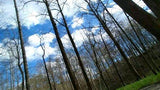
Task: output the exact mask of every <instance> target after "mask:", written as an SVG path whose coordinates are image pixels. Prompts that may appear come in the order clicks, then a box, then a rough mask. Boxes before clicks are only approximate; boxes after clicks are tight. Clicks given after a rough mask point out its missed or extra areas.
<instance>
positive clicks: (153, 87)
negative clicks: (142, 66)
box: [140, 83, 160, 90]
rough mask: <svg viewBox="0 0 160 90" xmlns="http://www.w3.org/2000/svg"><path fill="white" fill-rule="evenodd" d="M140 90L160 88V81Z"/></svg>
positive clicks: (159, 89)
mask: <svg viewBox="0 0 160 90" xmlns="http://www.w3.org/2000/svg"><path fill="white" fill-rule="evenodd" d="M140 90H160V83H156V84H152V85H149V86H146V87H144V88H142V89H140Z"/></svg>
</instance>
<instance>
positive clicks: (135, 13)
mask: <svg viewBox="0 0 160 90" xmlns="http://www.w3.org/2000/svg"><path fill="white" fill-rule="evenodd" d="M114 1H115V2H116V3H117V4H118V5H119V6H120V7H121V8H122V9H123V10H124V11H125V12H126V13H128V14H129V15H130V16H131V17H132V18H133V19H135V20H136V21H137V22H138V23H139V24H140V25H141V26H143V27H144V28H145V29H146V30H147V31H149V32H150V33H152V34H153V35H154V36H155V37H156V38H157V39H158V40H159V41H160V22H159V21H158V20H157V19H156V18H155V17H154V16H152V15H150V14H149V13H147V12H146V11H145V10H143V9H142V8H141V7H139V6H138V5H137V4H135V3H134V2H133V1H132V0H114Z"/></svg>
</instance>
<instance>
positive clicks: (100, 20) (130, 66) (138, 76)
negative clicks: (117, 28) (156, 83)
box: [85, 0, 141, 80]
mask: <svg viewBox="0 0 160 90" xmlns="http://www.w3.org/2000/svg"><path fill="white" fill-rule="evenodd" d="M85 1H86V0H85ZM86 2H87V3H88V6H89V7H90V9H91V11H92V12H93V14H94V15H95V17H96V18H97V19H98V21H99V22H100V23H101V25H102V27H103V29H104V30H105V31H106V33H107V34H108V35H109V36H110V38H111V39H112V40H113V42H114V44H115V45H116V47H117V49H118V50H119V52H120V54H121V55H122V57H123V58H124V60H125V61H126V63H127V65H128V66H129V69H130V70H131V71H132V73H133V74H134V75H135V76H136V78H137V79H138V80H139V79H141V76H140V75H139V73H138V72H137V70H136V69H135V68H134V67H133V66H132V64H131V63H130V62H129V59H128V58H127V56H126V55H125V53H124V52H123V49H122V48H121V46H120V45H119V44H118V42H117V41H116V39H115V38H114V36H113V35H112V33H111V31H110V30H109V28H108V27H107V26H106V23H105V22H104V21H103V19H102V18H101V17H100V15H99V14H97V13H96V12H95V8H94V7H92V6H91V5H90V3H89V2H88V1H86ZM93 8H94V9H93Z"/></svg>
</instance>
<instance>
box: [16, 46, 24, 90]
mask: <svg viewBox="0 0 160 90" xmlns="http://www.w3.org/2000/svg"><path fill="white" fill-rule="evenodd" d="M16 51H17V59H18V68H19V71H20V73H21V76H22V90H24V74H23V70H22V67H21V63H20V52H19V50H18V46H17V45H16Z"/></svg>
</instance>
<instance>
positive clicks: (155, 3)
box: [143, 0, 160, 19]
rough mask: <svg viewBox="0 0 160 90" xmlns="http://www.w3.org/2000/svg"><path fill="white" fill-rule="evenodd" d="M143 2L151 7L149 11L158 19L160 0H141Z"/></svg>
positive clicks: (159, 17)
mask: <svg viewBox="0 0 160 90" xmlns="http://www.w3.org/2000/svg"><path fill="white" fill-rule="evenodd" d="M143 2H144V3H145V4H146V5H147V6H148V7H149V8H150V9H151V11H152V12H153V13H154V14H155V15H156V16H157V18H158V19H160V1H159V0H143Z"/></svg>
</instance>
